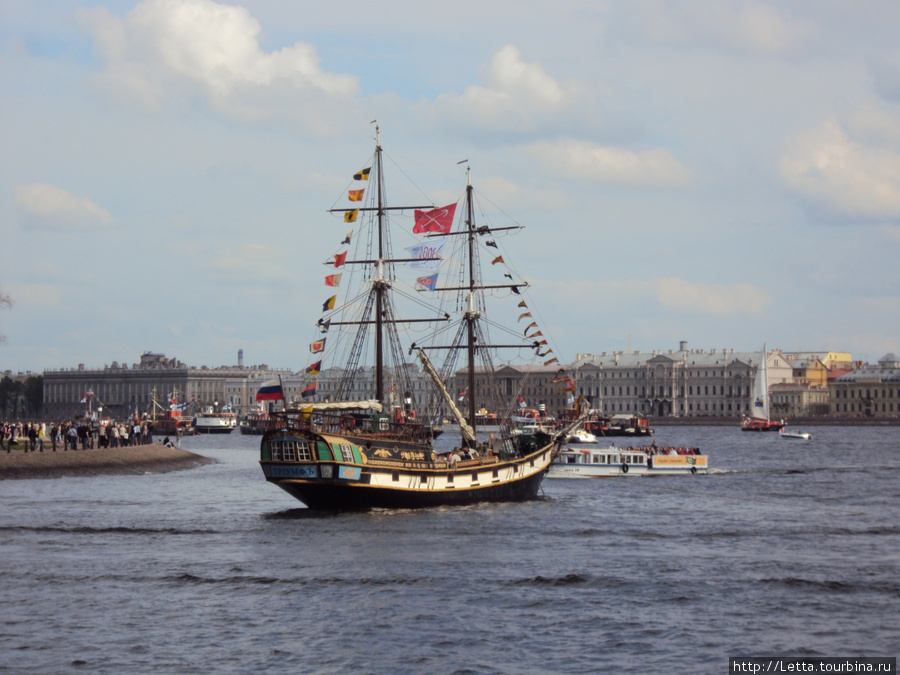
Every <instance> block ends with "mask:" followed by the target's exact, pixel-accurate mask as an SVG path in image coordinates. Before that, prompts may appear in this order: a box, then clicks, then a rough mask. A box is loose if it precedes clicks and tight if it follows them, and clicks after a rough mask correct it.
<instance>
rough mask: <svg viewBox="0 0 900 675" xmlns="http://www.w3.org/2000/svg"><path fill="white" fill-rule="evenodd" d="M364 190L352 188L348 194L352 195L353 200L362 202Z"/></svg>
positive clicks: (351, 199)
mask: <svg viewBox="0 0 900 675" xmlns="http://www.w3.org/2000/svg"><path fill="white" fill-rule="evenodd" d="M363 192H365V190H364V189H363V190H350V192H349V193H348V196H349V197H350V201H351V202H361V201H362V197H363Z"/></svg>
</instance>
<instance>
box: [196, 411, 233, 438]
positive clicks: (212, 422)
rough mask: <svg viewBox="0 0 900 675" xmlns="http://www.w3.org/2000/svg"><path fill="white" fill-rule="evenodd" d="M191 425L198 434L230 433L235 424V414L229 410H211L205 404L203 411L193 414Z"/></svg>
mask: <svg viewBox="0 0 900 675" xmlns="http://www.w3.org/2000/svg"><path fill="white" fill-rule="evenodd" d="M192 426H193V427H194V431H196V432H197V433H198V434H230V433H231V432H232V431H234V428H235V427H236V426H237V416H235V414H234V413H230V412H219V413H217V412H213V409H212V406H206V407H205V408H204V409H203V412H201V413H197V414H196V415H194V421H193V424H192Z"/></svg>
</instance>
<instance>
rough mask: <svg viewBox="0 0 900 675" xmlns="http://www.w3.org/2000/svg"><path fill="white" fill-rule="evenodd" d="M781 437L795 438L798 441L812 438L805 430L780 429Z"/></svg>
mask: <svg viewBox="0 0 900 675" xmlns="http://www.w3.org/2000/svg"><path fill="white" fill-rule="evenodd" d="M781 437H782V438H787V439H795V440H800V441H809V440H812V434H811V433H808V432H806V431H785V430H784V429H782V430H781Z"/></svg>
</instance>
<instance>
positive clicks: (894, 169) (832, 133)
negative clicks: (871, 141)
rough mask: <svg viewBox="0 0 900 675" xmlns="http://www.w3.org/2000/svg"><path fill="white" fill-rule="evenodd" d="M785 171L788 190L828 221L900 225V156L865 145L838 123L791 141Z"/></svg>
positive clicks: (828, 123)
mask: <svg viewBox="0 0 900 675" xmlns="http://www.w3.org/2000/svg"><path fill="white" fill-rule="evenodd" d="M779 167H780V170H781V175H782V177H783V179H784V181H785V182H786V183H787V184H788V186H790V188H792V189H793V190H794V191H795V192H796V193H798V194H799V195H801V196H803V197H804V198H806V199H807V200H809V201H810V203H811V204H812V206H813V208H814V209H815V210H817V211H820V212H822V213H823V214H825V215H826V216H828V217H831V218H835V219H850V220H857V221H869V222H871V221H876V222H880V221H896V220H898V219H900V152H896V151H894V150H891V149H888V148H885V147H882V146H870V145H864V144H862V143H860V142H858V141H856V140H854V139H852V138H850V137H849V136H848V135H847V133H846V132H845V130H844V129H843V128H842V127H841V125H840V124H839V123H838V122H837V121H836V120H834V119H831V120H828V121H826V122H824V123H823V124H822V125H820V126H819V127H817V128H815V129H810V130H808V131H805V132H802V133H800V134H797V135H796V136H794V137H793V138H790V139H789V140H788V141H787V143H786V146H785V151H784V153H783V154H782V156H781V159H780V161H779Z"/></svg>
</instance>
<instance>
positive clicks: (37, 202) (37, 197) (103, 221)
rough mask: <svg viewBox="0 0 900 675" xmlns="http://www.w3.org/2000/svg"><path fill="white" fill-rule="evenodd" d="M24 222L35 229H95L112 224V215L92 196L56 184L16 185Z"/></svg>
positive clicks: (17, 198)
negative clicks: (78, 195)
mask: <svg viewBox="0 0 900 675" xmlns="http://www.w3.org/2000/svg"><path fill="white" fill-rule="evenodd" d="M15 197H16V206H17V207H18V209H19V215H20V217H21V220H22V224H23V225H26V226H28V227H31V228H35V229H48V230H93V229H97V228H103V227H110V226H112V225H113V224H114V223H115V219H114V218H113V217H112V215H111V214H110V213H109V212H108V211H106V210H104V209H102V208H100V207H99V206H97V205H96V204H95V203H94V202H92V201H91V200H90V199H87V198H85V197H76V196H75V195H73V194H72V193H71V192H69V191H68V190H64V189H62V188H60V187H56V186H55V185H47V184H45V183H34V184H32V185H23V186H19V187H17V188H15Z"/></svg>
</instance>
